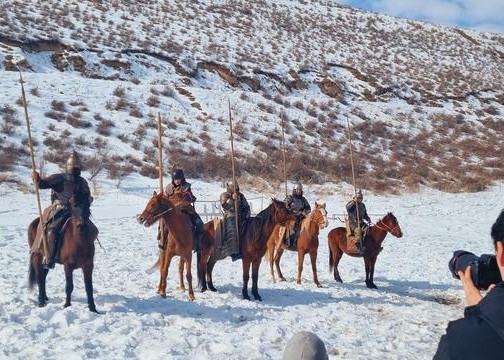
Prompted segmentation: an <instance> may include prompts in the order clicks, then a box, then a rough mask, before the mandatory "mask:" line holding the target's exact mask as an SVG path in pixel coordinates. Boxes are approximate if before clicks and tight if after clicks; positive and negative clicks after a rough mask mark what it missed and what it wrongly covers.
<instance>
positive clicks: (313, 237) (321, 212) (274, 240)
mask: <svg viewBox="0 0 504 360" xmlns="http://www.w3.org/2000/svg"><path fill="white" fill-rule="evenodd" d="M325 207H326V204H325V203H317V202H315V209H314V210H313V211H312V212H311V213H310V214H309V215H308V216H307V217H306V218H305V219H303V220H302V222H301V229H300V231H299V238H298V240H297V244H296V245H297V246H295V245H292V246H290V247H287V246H286V245H285V243H284V242H283V238H284V235H283V234H280V225H277V226H275V230H273V233H272V234H271V236H270V238H269V239H268V257H269V263H270V271H271V277H272V279H273V282H275V272H274V271H273V261H274V262H275V267H276V270H277V273H278V278H279V279H280V281H285V278H284V277H283V275H282V271H281V270H280V258H281V257H282V254H283V252H284V250H290V251H297V253H298V275H297V283H298V284H301V273H302V272H303V262H304V257H305V255H306V254H310V260H311V265H312V271H313V282H314V283H315V285H317V287H321V286H322V285H320V283H319V281H318V276H317V250H318V246H319V240H318V234H319V229H320V228H322V229H323V228H326V227H327V225H328V221H327V211H326V209H325Z"/></svg>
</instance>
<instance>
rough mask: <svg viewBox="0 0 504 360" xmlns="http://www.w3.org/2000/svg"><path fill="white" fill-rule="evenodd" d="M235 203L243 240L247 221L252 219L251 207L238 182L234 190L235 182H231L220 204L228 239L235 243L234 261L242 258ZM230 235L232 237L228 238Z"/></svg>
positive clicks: (227, 184)
mask: <svg viewBox="0 0 504 360" xmlns="http://www.w3.org/2000/svg"><path fill="white" fill-rule="evenodd" d="M236 199H238V201H236ZM235 201H236V203H237V204H236V205H237V209H238V226H239V230H238V231H239V232H240V234H239V235H240V236H239V238H241V237H242V235H243V232H244V230H245V225H246V220H247V219H248V218H249V217H250V205H249V204H248V202H247V199H245V195H243V194H242V193H241V192H240V187H239V186H238V182H236V187H234V189H233V180H229V181H228V182H227V183H226V191H225V192H223V193H222V194H221V196H220V203H221V206H222V210H223V212H224V223H225V227H224V228H225V231H226V239H228V241H229V240H231V239H232V241H234V249H235V251H234V254H233V255H232V259H233V261H234V260H237V259H240V258H241V251H240V244H239V242H238V236H234V234H235V233H236V230H235V229H236V224H235V222H236V220H235ZM228 234H229V235H230V236H228Z"/></svg>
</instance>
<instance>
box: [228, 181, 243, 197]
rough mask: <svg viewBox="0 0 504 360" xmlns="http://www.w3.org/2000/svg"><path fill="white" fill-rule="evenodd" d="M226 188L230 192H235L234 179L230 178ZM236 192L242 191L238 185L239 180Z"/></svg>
mask: <svg viewBox="0 0 504 360" xmlns="http://www.w3.org/2000/svg"><path fill="white" fill-rule="evenodd" d="M226 190H227V192H228V193H230V194H231V193H234V191H233V180H228V182H227V183H226ZM235 190H236V192H238V191H240V186H239V185H238V181H237V182H236V187H235Z"/></svg>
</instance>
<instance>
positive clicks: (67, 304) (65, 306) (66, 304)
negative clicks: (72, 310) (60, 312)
mask: <svg viewBox="0 0 504 360" xmlns="http://www.w3.org/2000/svg"><path fill="white" fill-rule="evenodd" d="M71 305H72V304H70V303H65V305H63V308H64V309H66V308H67V307H69V306H71Z"/></svg>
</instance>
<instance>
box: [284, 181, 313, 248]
mask: <svg viewBox="0 0 504 360" xmlns="http://www.w3.org/2000/svg"><path fill="white" fill-rule="evenodd" d="M285 205H286V206H287V208H288V209H289V210H290V211H291V213H292V214H293V215H294V216H295V217H296V223H295V224H294V229H293V231H292V233H291V234H290V236H286V239H285V244H286V245H287V246H288V247H289V246H291V245H293V244H294V243H295V241H296V239H297V237H298V235H299V230H300V229H301V221H302V220H303V219H304V218H305V217H306V215H308V214H309V213H310V211H311V207H310V204H309V203H308V201H307V200H306V198H305V197H304V196H303V184H301V182H297V183H296V185H294V188H293V189H292V194H291V195H289V196H287V198H286V199H285Z"/></svg>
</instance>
